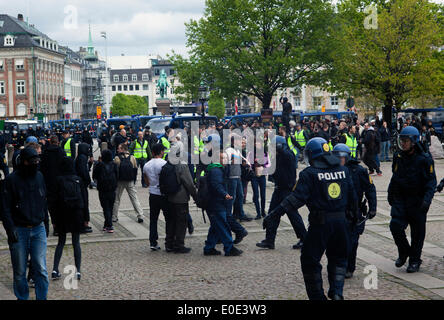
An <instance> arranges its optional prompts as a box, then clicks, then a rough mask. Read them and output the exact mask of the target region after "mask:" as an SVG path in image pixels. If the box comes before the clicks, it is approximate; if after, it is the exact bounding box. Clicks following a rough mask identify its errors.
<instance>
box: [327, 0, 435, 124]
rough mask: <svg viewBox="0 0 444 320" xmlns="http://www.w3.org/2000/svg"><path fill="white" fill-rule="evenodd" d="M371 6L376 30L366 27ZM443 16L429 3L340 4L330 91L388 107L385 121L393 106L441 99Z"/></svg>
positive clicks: (351, 0)
mask: <svg viewBox="0 0 444 320" xmlns="http://www.w3.org/2000/svg"><path fill="white" fill-rule="evenodd" d="M371 3H376V4H377V8H378V9H377V28H376V29H366V28H365V27H364V20H365V19H366V17H367V16H368V13H365V12H364V8H365V7H366V6H367V5H369V4H371ZM442 14H443V13H442V7H440V6H437V5H435V4H433V3H430V2H428V1H427V0H388V1H387V0H378V1H370V0H343V1H341V2H339V4H338V16H337V22H336V26H337V29H336V31H335V34H334V36H335V40H336V41H335V44H336V46H335V47H334V48H333V50H332V61H334V63H333V64H332V65H331V68H330V71H331V74H330V75H329V77H328V80H329V83H328V85H329V88H330V89H331V90H333V91H338V92H342V93H345V92H347V93H349V94H353V95H355V96H367V95H371V96H374V97H375V98H377V99H378V100H380V101H381V102H382V103H383V104H384V106H385V110H384V116H385V119H387V118H388V117H389V116H390V112H391V109H392V107H393V106H395V107H396V108H398V109H400V108H401V107H402V106H403V105H404V104H405V103H406V102H409V101H411V99H415V98H418V97H420V96H424V95H431V96H433V95H439V94H442V93H443V91H444V90H443V83H444V82H443V81H442V80H443V73H442V58H443V56H442V55H441V54H439V53H438V51H437V47H439V46H442V45H443V44H444V42H443V19H442ZM440 65H441V69H440ZM387 112H388V113H387Z"/></svg>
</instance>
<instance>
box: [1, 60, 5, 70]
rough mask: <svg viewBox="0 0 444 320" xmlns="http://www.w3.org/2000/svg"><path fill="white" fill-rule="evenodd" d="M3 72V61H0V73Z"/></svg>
mask: <svg viewBox="0 0 444 320" xmlns="http://www.w3.org/2000/svg"><path fill="white" fill-rule="evenodd" d="M3 70H4V68H3V60H0V71H3Z"/></svg>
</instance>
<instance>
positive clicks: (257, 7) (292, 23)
mask: <svg viewBox="0 0 444 320" xmlns="http://www.w3.org/2000/svg"><path fill="white" fill-rule="evenodd" d="M333 17H334V13H333V8H332V5H331V2H330V1H328V0H207V1H206V8H205V11H204V17H203V18H201V19H200V20H199V21H195V20H192V21H190V22H189V23H187V24H186V37H187V46H188V48H189V55H190V58H189V59H185V58H183V57H182V56H180V55H176V54H173V56H172V58H171V59H172V61H173V63H174V64H175V65H176V69H177V72H178V75H179V78H180V80H181V83H182V85H183V88H182V90H183V92H186V93H187V95H188V97H195V96H196V94H197V90H196V88H197V87H198V85H199V83H200V81H201V80H205V82H206V83H207V84H208V85H209V86H210V88H212V89H217V90H220V92H221V95H222V96H223V97H224V98H226V99H228V100H232V99H233V98H234V97H236V96H240V95H247V96H250V95H251V96H255V97H257V98H258V99H259V100H260V101H261V102H262V105H263V108H269V107H270V103H271V100H272V97H273V95H274V93H275V92H276V90H278V89H280V88H287V87H299V86H300V85H302V84H303V83H317V82H319V81H320V79H321V78H322V74H323V71H324V70H325V69H326V67H327V65H328V64H329V63H330V61H329V54H328V53H329V51H330V40H331V39H330V37H329V35H330V34H331V26H332V23H331V22H332V21H333Z"/></svg>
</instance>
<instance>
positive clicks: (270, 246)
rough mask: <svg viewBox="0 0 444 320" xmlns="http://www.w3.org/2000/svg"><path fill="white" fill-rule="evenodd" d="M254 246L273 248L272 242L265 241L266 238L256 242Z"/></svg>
mask: <svg viewBox="0 0 444 320" xmlns="http://www.w3.org/2000/svg"><path fill="white" fill-rule="evenodd" d="M256 247H259V248H262V249H272V250H273V249H274V244H273V243H269V242H267V240H262V241H261V242H258V243H256Z"/></svg>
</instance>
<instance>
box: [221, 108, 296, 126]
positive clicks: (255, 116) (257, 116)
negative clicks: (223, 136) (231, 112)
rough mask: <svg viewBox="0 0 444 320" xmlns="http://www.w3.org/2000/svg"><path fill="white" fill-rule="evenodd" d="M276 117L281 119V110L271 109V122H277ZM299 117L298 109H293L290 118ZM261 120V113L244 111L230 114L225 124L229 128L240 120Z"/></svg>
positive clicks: (236, 124)
mask: <svg viewBox="0 0 444 320" xmlns="http://www.w3.org/2000/svg"><path fill="white" fill-rule="evenodd" d="M278 119H282V111H273V122H274V123H277V121H278ZM300 119H301V113H300V112H298V111H293V112H292V113H291V116H290V120H294V121H296V122H299V121H300ZM255 120H257V121H259V122H261V121H262V119H261V114H260V113H244V114H238V115H235V116H232V117H231V118H230V119H228V120H227V121H226V124H225V126H226V127H227V128H229V127H230V126H232V125H235V126H238V125H239V124H240V123H242V122H248V123H250V124H251V123H252V122H253V121H255Z"/></svg>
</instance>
